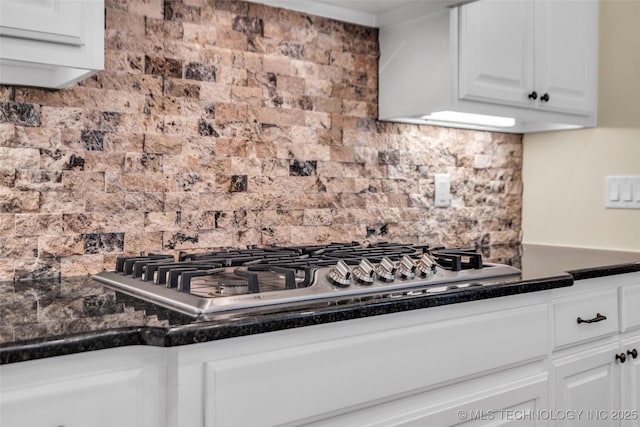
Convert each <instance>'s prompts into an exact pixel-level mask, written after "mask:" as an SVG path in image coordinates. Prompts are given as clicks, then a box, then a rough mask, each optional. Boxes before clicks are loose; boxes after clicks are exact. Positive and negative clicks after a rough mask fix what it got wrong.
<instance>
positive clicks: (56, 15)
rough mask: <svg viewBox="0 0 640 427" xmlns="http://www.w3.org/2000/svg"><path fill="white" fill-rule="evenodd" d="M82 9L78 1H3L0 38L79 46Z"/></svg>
mask: <svg viewBox="0 0 640 427" xmlns="http://www.w3.org/2000/svg"><path fill="white" fill-rule="evenodd" d="M79 6H80V7H79ZM81 6H82V2H80V0H2V3H1V4H0V12H1V13H0V34H1V35H3V36H10V37H18V38H23V39H31V40H41V41H45V42H52V43H63V44H73V45H82V44H83V40H82V7H81Z"/></svg>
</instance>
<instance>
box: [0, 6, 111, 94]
mask: <svg viewBox="0 0 640 427" xmlns="http://www.w3.org/2000/svg"><path fill="white" fill-rule="evenodd" d="M0 45H1V46H2V48H1V49H0V84H8V85H22V86H41V87H48V88H62V87H67V86H69V85H71V84H73V83H75V82H77V81H78V80H81V79H83V78H86V77H88V76H89V75H91V74H93V73H95V72H97V71H99V70H102V69H103V68H104V1H103V0H84V1H83V0H28V1H25V0H2V1H0Z"/></svg>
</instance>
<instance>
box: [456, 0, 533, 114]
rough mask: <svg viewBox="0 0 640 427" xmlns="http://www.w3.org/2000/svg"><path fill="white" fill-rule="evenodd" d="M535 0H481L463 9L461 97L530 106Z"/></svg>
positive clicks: (461, 14) (460, 30)
mask: <svg viewBox="0 0 640 427" xmlns="http://www.w3.org/2000/svg"><path fill="white" fill-rule="evenodd" d="M532 16H533V3H532V2H530V1H509V2H506V1H500V0H482V1H477V2H473V3H469V4H467V5H464V6H462V7H461V8H460V29H459V32H460V33H459V46H458V48H459V94H458V95H459V97H460V98H462V99H468V100H477V101H484V102H492V103H499V104H507V105H515V106H524V107H526V106H528V105H529V104H530V100H529V98H528V95H529V93H530V92H531V91H532V90H533V89H532V86H533V79H534V75H533V73H534V64H533V58H534V55H533V37H534V36H533V19H532Z"/></svg>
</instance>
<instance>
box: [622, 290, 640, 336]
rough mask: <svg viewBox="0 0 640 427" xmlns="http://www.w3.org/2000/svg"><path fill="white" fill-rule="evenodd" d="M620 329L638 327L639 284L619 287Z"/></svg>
mask: <svg viewBox="0 0 640 427" xmlns="http://www.w3.org/2000/svg"><path fill="white" fill-rule="evenodd" d="M620 303H621V304H620V328H621V329H620V331H621V332H626V331H628V330H630V329H635V328H638V327H640V309H638V307H640V284H639V285H629V286H623V287H622V288H620Z"/></svg>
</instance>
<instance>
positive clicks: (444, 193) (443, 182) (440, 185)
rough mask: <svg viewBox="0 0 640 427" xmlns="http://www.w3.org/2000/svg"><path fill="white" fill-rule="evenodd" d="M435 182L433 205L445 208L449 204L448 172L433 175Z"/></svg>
mask: <svg viewBox="0 0 640 427" xmlns="http://www.w3.org/2000/svg"><path fill="white" fill-rule="evenodd" d="M434 179H435V184H436V192H435V193H436V196H435V207H436V208H446V207H449V205H451V197H450V195H451V179H450V177H449V174H448V173H437V174H435V175H434Z"/></svg>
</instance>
